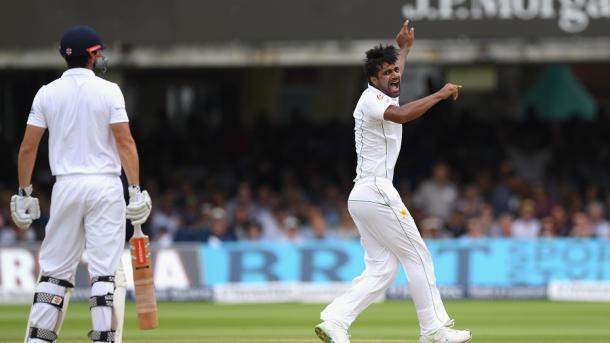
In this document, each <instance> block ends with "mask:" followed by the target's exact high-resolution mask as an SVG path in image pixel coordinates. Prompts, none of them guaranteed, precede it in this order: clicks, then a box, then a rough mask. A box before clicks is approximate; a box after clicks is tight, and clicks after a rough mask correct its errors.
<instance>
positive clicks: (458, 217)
mask: <svg viewBox="0 0 610 343" xmlns="http://www.w3.org/2000/svg"><path fill="white" fill-rule="evenodd" d="M447 231H448V232H449V234H450V235H451V236H453V237H459V236H461V235H463V234H464V233H466V216H465V215H464V213H463V212H460V211H455V212H453V213H452V214H451V218H450V220H449V223H448V224H447Z"/></svg>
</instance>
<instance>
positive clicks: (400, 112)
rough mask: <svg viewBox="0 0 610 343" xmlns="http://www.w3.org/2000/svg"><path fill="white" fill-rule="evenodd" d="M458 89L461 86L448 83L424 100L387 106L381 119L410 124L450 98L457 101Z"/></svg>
mask: <svg viewBox="0 0 610 343" xmlns="http://www.w3.org/2000/svg"><path fill="white" fill-rule="evenodd" d="M460 88H462V86H460V85H454V84H452V83H448V84H446V85H445V86H444V87H443V88H442V89H441V90H439V91H438V92H436V93H434V94H430V95H428V96H427V97H425V98H421V99H417V100H414V101H411V102H409V103H406V104H404V105H402V106H389V107H388V108H387V109H386V110H385V112H384V113H383V119H385V120H389V121H392V122H394V123H398V124H404V123H406V122H410V121H411V120H414V119H417V118H419V117H420V116H421V115H422V114H424V113H426V111H428V110H429V109H430V108H431V107H432V106H434V105H436V104H437V103H438V102H440V101H442V100H445V99H447V98H448V97H450V96H451V97H453V100H457V98H458V96H459V90H460Z"/></svg>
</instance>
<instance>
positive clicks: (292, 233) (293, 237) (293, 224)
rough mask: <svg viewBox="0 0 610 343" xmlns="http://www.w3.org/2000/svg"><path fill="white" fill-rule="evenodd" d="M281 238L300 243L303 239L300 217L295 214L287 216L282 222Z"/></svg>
mask: <svg viewBox="0 0 610 343" xmlns="http://www.w3.org/2000/svg"><path fill="white" fill-rule="evenodd" d="M282 233H283V234H282V236H281V240H283V241H286V242H292V243H298V242H301V241H302V240H303V237H302V236H301V228H300V227H299V219H297V217H295V216H287V217H286V218H285V219H284V220H283V222H282Z"/></svg>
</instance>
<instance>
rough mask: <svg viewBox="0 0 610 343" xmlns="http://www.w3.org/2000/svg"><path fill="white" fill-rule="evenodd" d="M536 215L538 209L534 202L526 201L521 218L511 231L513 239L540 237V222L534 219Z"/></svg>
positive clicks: (521, 210) (523, 203)
mask: <svg viewBox="0 0 610 343" xmlns="http://www.w3.org/2000/svg"><path fill="white" fill-rule="evenodd" d="M535 213H536V208H535V205H534V202H533V201H532V200H530V199H526V200H524V201H523V202H522V203H521V209H520V211H519V214H520V216H519V218H517V220H515V222H514V224H513V227H512V230H511V231H512V235H513V237H515V238H537V237H538V236H539V235H540V221H539V220H538V219H536V217H534V214H535Z"/></svg>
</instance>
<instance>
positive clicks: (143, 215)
mask: <svg viewBox="0 0 610 343" xmlns="http://www.w3.org/2000/svg"><path fill="white" fill-rule="evenodd" d="M128 190H129V205H127V219H129V220H131V224H132V225H142V224H144V222H145V221H146V219H147V218H148V216H149V215H150V209H151V208H152V201H151V200H150V196H149V195H148V192H147V191H141V190H140V186H139V185H130V186H129V188H128Z"/></svg>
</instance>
